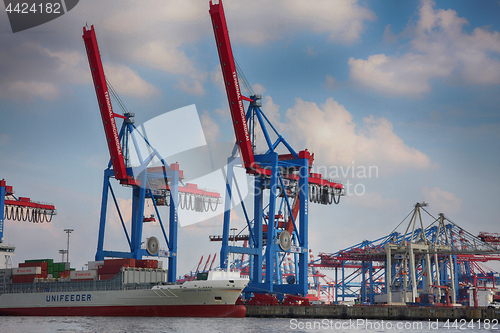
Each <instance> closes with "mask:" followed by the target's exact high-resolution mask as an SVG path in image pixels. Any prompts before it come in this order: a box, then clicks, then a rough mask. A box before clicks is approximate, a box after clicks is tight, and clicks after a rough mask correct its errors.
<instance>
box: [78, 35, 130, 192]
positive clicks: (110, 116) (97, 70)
mask: <svg viewBox="0 0 500 333" xmlns="http://www.w3.org/2000/svg"><path fill="white" fill-rule="evenodd" d="M82 37H83V41H84V42H85V48H86V50H87V57H88V59H89V65H90V72H91V73H92V79H93V81H94V87H95V93H96V95H97V103H98V104H99V110H101V118H102V124H103V126H104V133H105V134H106V141H107V142H108V149H109V155H110V157H111V163H112V164H113V172H114V174H115V178H116V179H117V180H119V181H120V183H121V184H124V185H136V181H135V180H134V179H133V178H132V177H130V176H129V175H128V174H127V167H126V165H125V160H124V158H123V151H122V146H121V144H120V138H119V135H118V129H117V127H116V122H115V117H119V118H125V117H124V116H122V115H119V114H116V113H114V112H113V107H112V106H111V100H110V97H109V92H108V85H107V84H106V77H105V75H104V68H103V66H102V61H101V54H100V53H99V46H98V45H97V39H96V36H95V31H94V26H93V25H92V26H91V27H90V30H86V28H85V27H84V28H83V36H82Z"/></svg>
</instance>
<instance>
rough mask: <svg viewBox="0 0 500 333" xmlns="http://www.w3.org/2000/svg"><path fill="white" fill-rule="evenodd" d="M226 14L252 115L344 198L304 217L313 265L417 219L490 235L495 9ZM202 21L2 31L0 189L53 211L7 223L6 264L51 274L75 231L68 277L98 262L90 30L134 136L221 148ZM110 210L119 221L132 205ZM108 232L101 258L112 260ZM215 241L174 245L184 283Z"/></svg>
mask: <svg viewBox="0 0 500 333" xmlns="http://www.w3.org/2000/svg"><path fill="white" fill-rule="evenodd" d="M224 5H225V11H226V17H227V21H228V25H229V30H230V36H231V41H232V45H233V52H234V55H235V58H236V60H237V62H238V64H239V66H240V67H241V69H242V71H243V72H244V74H245V76H246V78H247V80H248V81H249V83H250V84H251V85H252V87H253V90H254V91H255V92H257V93H261V94H262V95H263V110H264V112H265V113H266V114H267V115H268V116H269V117H270V118H271V119H272V120H273V122H274V124H275V125H276V127H277V128H278V129H279V130H280V131H281V134H282V135H283V136H284V137H285V138H287V139H288V141H289V142H290V143H291V144H292V145H293V147H294V148H295V150H297V151H298V150H303V149H305V148H308V149H309V150H310V151H312V152H314V153H315V157H316V161H315V163H316V165H317V170H319V171H321V172H322V173H324V174H325V175H326V176H330V177H333V178H336V179H339V180H341V181H343V182H344V183H345V184H346V188H347V194H348V195H347V196H346V197H344V198H342V200H341V203H340V204H339V205H334V206H322V205H311V206H310V209H311V210H310V212H311V213H310V222H309V225H310V244H311V248H312V250H313V253H314V254H317V253H318V252H335V251H337V250H339V249H342V248H345V247H348V246H350V245H354V244H356V243H358V242H360V241H362V240H365V239H375V238H378V237H381V236H384V235H386V234H388V233H389V232H391V231H392V230H393V229H394V228H395V227H396V226H397V225H398V224H399V223H400V222H401V220H402V219H403V218H404V217H405V216H406V215H407V214H408V212H409V211H410V210H411V209H412V207H413V205H414V204H415V203H416V202H421V201H426V202H428V203H429V207H428V211H429V212H430V213H432V214H433V215H435V216H437V214H438V213H439V212H443V213H444V214H445V215H446V216H448V217H449V218H450V219H451V220H452V221H454V222H455V223H457V224H458V225H460V226H462V227H464V228H465V229H466V230H468V231H470V232H471V233H473V234H477V233H478V232H479V231H489V232H500V225H499V218H498V216H500V205H498V203H497V201H498V199H499V198H500V175H499V172H498V171H499V170H500V140H499V139H500V32H499V31H500V22H499V20H498V17H500V2H499V1H483V2H481V3H480V4H478V3H476V2H472V1H458V0H457V1H435V2H433V1H428V0H422V1H415V0H412V1H396V0H394V1H387V0H384V1H382V0H380V1H377V0H374V1H355V0H351V1H347V0H346V1H342V0H338V1H330V0H328V1H327V0H314V1H298V0H290V1H262V0H256V1H253V2H252V5H251V6H250V5H249V4H248V2H245V1H240V0H233V1H231V0H227V1H225V3H224ZM208 9H209V4H208V1H205V0H202V1H200V0H193V1H189V0H183V1H148V2H139V1H126V0H108V1H105V2H102V1H90V0H88V1H80V3H79V4H78V5H77V6H76V7H75V8H74V9H73V10H71V11H70V12H68V13H67V14H65V15H63V16H62V17H59V18H57V19H56V20H53V21H51V22H48V23H46V24H44V25H41V26H38V27H35V28H32V29H29V30H25V31H22V32H19V33H15V34H13V33H12V31H11V28H10V25H9V21H8V18H7V15H6V13H5V12H4V13H1V14H0V43H1V45H2V47H1V50H0V103H1V106H2V107H1V121H0V153H1V156H2V158H1V159H0V171H1V172H0V178H5V180H6V181H7V183H8V185H12V186H14V189H15V191H16V195H18V196H26V197H30V198H32V199H34V200H39V201H44V202H51V203H54V204H55V205H56V207H57V211H58V215H57V216H56V217H55V218H54V220H53V222H52V223H48V224H47V223H45V224H43V225H40V224H38V225H34V224H31V223H27V222H14V221H7V222H6V227H5V241H6V242H7V243H11V244H15V245H16V247H17V254H16V258H15V263H17V262H22V261H24V260H25V259H29V258H33V257H44V258H45V257H52V258H56V259H57V258H60V255H59V254H58V250H60V249H64V248H65V246H66V234H65V233H64V231H63V229H64V228H73V229H74V230H75V231H74V233H73V234H72V235H71V239H72V241H71V242H72V243H71V247H72V248H71V249H70V255H71V258H70V259H71V261H72V262H73V265H72V266H73V267H77V268H80V267H82V266H83V264H84V263H85V262H86V261H87V260H93V257H94V255H95V249H96V244H97V228H98V219H99V213H100V201H101V192H102V178H103V170H104V169H105V168H106V166H107V163H108V160H109V154H108V151H107V147H106V144H105V137H104V133H103V129H102V123H101V119H100V116H99V110H98V107H97V102H96V97H95V92H94V87H93V85H92V79H91V76H90V73H89V68H88V62H87V59H86V57H85V48H84V45H83V42H82V38H81V35H82V29H83V27H84V26H85V24H88V25H89V26H90V25H94V26H95V29H96V34H97V38H98V42H99V47H100V50H101V55H102V59H103V62H104V67H105V71H106V75H107V77H108V79H109V80H110V82H111V83H112V84H113V86H114V88H115V89H116V90H117V91H118V93H119V94H120V96H121V99H122V100H123V101H124V103H125V104H126V106H127V108H128V109H129V110H131V111H132V112H135V114H136V123H137V124H141V123H145V122H147V121H148V120H150V119H152V118H154V117H156V116H159V115H162V114H164V113H165V112H167V111H170V110H174V109H177V108H181V107H184V106H186V105H190V104H196V107H197V110H198V113H199V116H200V119H201V124H202V126H203V129H204V132H205V136H206V139H207V141H209V142H231V141H233V140H234V134H233V133H232V124H231V121H230V116H229V110H228V107H227V100H226V96H225V92H224V91H223V90H222V89H223V85H222V77H221V75H220V67H219V65H218V61H219V59H218V55H217V50H216V47H215V43H214V37H213V32H212V26H211V21H210V16H209V14H208ZM243 93H245V90H243ZM115 111H116V112H120V110H119V108H118V107H117V106H115ZM172 144H175V142H173V143H172ZM363 170H364V171H366V172H362V171H363ZM367 170H372V172H371V174H370V173H368V172H367ZM119 195H120V197H121V198H120V199H119V200H120V202H121V203H122V204H123V205H124V207H126V206H127V204H129V203H130V193H129V191H127V190H121V191H119ZM235 211H236V214H238V209H236V210H235ZM112 220H113V217H112ZM113 221H114V222H113V223H111V225H110V227H109V229H108V230H109V238H108V241H107V243H106V245H107V246H106V248H107V249H125V247H123V245H124V243H123V242H124V237H123V236H122V234H121V232H122V231H121V227H120V226H119V225H117V224H116V219H114V220H113ZM430 222H432V220H431V219H427V220H426V224H429V223H430ZM221 224H222V220H221V218H218V219H217V218H215V219H210V220H209V221H206V222H203V223H199V224H196V225H191V226H188V227H184V228H181V229H180V231H179V273H185V272H187V271H189V270H190V269H192V268H193V267H195V266H196V264H197V263H198V261H199V259H200V257H201V255H204V256H205V258H206V257H207V256H208V254H211V253H212V254H213V253H215V252H218V250H219V246H220V244H216V243H210V242H209V241H208V235H211V234H220V233H221ZM233 224H234V226H235V227H237V228H241V227H242V226H243V222H242V219H241V218H238V216H237V215H235V217H234V219H233ZM154 228H155V226H148V227H146V233H150V234H152V233H153V232H154V230H157V228H156V229H154Z"/></svg>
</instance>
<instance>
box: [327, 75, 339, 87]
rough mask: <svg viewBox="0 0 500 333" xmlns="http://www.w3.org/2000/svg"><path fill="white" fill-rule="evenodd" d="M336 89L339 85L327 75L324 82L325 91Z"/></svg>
mask: <svg viewBox="0 0 500 333" xmlns="http://www.w3.org/2000/svg"><path fill="white" fill-rule="evenodd" d="M338 87H339V83H338V82H337V80H336V79H335V78H334V77H333V76H330V75H327V76H326V80H325V88H326V89H327V90H337V89H338Z"/></svg>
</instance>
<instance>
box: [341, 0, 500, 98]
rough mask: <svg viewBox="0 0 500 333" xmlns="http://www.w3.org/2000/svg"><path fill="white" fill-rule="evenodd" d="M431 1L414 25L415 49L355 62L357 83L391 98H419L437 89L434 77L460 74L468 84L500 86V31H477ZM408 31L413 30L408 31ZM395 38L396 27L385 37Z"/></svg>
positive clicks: (424, 1)
mask: <svg viewBox="0 0 500 333" xmlns="http://www.w3.org/2000/svg"><path fill="white" fill-rule="evenodd" d="M434 7H435V4H434V2H432V1H431V0H422V2H421V6H420V10H419V20H418V22H417V23H416V26H415V27H411V29H409V30H412V33H413V36H412V37H413V39H412V40H411V41H410V44H409V47H410V51H409V52H408V53H405V54H403V55H401V56H387V55H385V54H376V55H371V56H369V57H368V59H367V60H363V59H354V58H350V59H349V61H348V64H349V67H350V78H351V80H352V81H354V82H356V83H358V84H360V85H362V86H366V87H369V88H372V89H375V90H378V91H381V92H384V93H386V94H389V95H419V94H422V93H425V92H428V91H430V90H431V86H430V83H429V81H430V80H431V79H433V78H447V77H451V76H452V75H458V76H459V78H460V81H462V82H464V83H468V84H499V83H500V60H499V59H498V57H495V54H497V55H498V53H500V33H498V31H493V32H490V31H488V30H486V29H484V28H475V29H474V30H473V32H472V33H468V32H466V31H463V27H464V26H465V25H467V24H468V22H467V20H466V19H465V18H461V17H458V15H457V13H456V12H455V11H453V10H451V9H448V10H443V9H435V8H434ZM405 33H408V32H405ZM384 36H385V39H386V40H391V41H392V40H394V36H393V35H392V32H391V31H390V26H388V27H386V31H385V33H384Z"/></svg>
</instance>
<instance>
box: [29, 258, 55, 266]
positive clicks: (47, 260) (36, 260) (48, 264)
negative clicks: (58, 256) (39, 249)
mask: <svg viewBox="0 0 500 333" xmlns="http://www.w3.org/2000/svg"><path fill="white" fill-rule="evenodd" d="M40 261H42V262H47V266H51V265H52V264H53V263H54V259H30V260H25V261H24V262H25V263H30V262H40Z"/></svg>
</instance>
